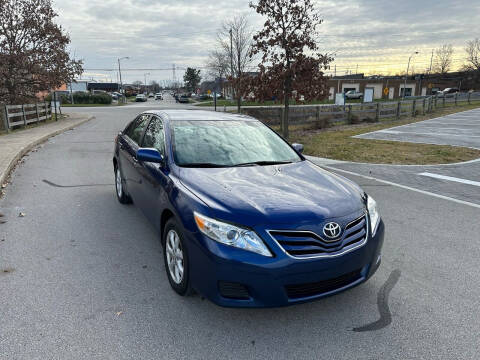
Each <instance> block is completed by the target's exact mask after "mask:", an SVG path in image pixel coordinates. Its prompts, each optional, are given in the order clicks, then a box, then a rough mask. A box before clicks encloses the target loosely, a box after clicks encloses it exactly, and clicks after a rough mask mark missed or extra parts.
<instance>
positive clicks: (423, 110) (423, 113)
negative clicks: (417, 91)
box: [422, 98, 425, 115]
mask: <svg viewBox="0 0 480 360" xmlns="http://www.w3.org/2000/svg"><path fill="white" fill-rule="evenodd" d="M422 115H425V98H423V109H422Z"/></svg>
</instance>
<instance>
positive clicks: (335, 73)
mask: <svg viewBox="0 0 480 360" xmlns="http://www.w3.org/2000/svg"><path fill="white" fill-rule="evenodd" d="M333 77H337V64H335V72H334V75H333Z"/></svg>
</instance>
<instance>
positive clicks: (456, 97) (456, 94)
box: [455, 93, 458, 106]
mask: <svg viewBox="0 0 480 360" xmlns="http://www.w3.org/2000/svg"><path fill="white" fill-rule="evenodd" d="M457 101H458V93H455V106H457Z"/></svg>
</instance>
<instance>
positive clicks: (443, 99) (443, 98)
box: [442, 94, 445, 107]
mask: <svg viewBox="0 0 480 360" xmlns="http://www.w3.org/2000/svg"><path fill="white" fill-rule="evenodd" d="M442 102H443V107H445V94H443V97H442Z"/></svg>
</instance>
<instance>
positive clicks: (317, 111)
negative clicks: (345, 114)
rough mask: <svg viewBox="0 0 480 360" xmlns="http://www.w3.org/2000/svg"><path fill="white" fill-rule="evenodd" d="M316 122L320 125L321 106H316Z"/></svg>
mask: <svg viewBox="0 0 480 360" xmlns="http://www.w3.org/2000/svg"><path fill="white" fill-rule="evenodd" d="M315 122H316V123H317V126H318V123H319V122H320V106H315Z"/></svg>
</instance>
